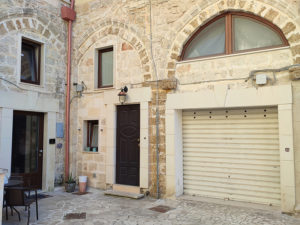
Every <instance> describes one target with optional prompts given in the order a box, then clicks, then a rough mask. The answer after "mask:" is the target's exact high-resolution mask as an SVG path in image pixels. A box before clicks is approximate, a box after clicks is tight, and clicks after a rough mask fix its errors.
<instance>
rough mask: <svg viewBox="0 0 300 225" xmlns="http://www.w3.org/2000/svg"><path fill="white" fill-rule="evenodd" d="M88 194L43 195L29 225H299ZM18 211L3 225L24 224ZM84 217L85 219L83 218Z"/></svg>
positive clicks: (207, 206) (259, 215)
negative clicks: (19, 218)
mask: <svg viewBox="0 0 300 225" xmlns="http://www.w3.org/2000/svg"><path fill="white" fill-rule="evenodd" d="M88 191H89V192H90V193H88V194H85V195H73V194H71V193H66V192H64V191H62V190H57V191H55V192H49V193H48V192H47V193H45V194H48V195H50V196H52V197H49V198H44V199H41V200H39V220H38V221H37V220H36V217H35V206H34V204H33V205H32V209H31V220H30V221H31V222H30V224H49V225H52V224H53V225H54V224H66V225H67V224H72V225H73V224H74V225H102V224H103V225H106V224H111V225H138V224H141V225H168V224H170V225H173V224H174V225H181V224H182V225H185V224H186V225H196V224H197V225H213V224H214V225H231V224H232V225H237V224H239V225H240V224H241V225H300V218H296V217H294V216H289V215H286V214H282V213H280V211H278V210H263V209H261V208H260V209H256V208H253V207H246V206H241V205H239V206H234V205H228V204H220V203H215V202H208V201H199V200H190V199H186V198H179V199H176V200H170V199H166V200H161V199H160V200H157V199H153V198H150V197H144V198H142V199H138V200H135V199H129V198H122V197H114V196H108V195H105V194H104V191H101V190H97V189H91V188H90V189H89V190H88ZM154 207H156V208H157V207H158V209H159V210H151V208H154ZM18 209H19V211H20V212H21V222H19V221H18V218H17V214H16V213H14V216H10V215H9V220H7V221H6V220H5V211H3V219H2V221H3V225H23V224H26V221H27V212H25V210H24V207H18ZM161 209H167V210H161ZM160 211H163V212H160ZM68 214H69V216H68ZM77 214H78V215H77ZM83 214H85V216H82V215H83ZM70 215H71V216H70ZM74 218H75V219H74ZM76 218H85V219H76Z"/></svg>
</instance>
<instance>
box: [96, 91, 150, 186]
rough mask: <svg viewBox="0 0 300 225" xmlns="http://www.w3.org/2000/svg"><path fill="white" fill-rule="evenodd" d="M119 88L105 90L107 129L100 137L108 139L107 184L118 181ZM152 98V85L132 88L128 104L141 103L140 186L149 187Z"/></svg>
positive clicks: (105, 144) (128, 95)
mask: <svg viewBox="0 0 300 225" xmlns="http://www.w3.org/2000/svg"><path fill="white" fill-rule="evenodd" d="M119 92H120V91H119V90H111V91H106V92H104V104H105V105H106V107H105V111H104V115H103V117H104V118H105V119H106V126H103V125H102V127H105V128H106V131H107V132H101V133H100V139H101V140H106V142H105V143H104V144H103V147H105V149H106V156H105V157H106V165H105V168H106V176H105V177H106V178H105V182H106V185H107V186H111V185H113V184H115V183H116V137H117V136H116V135H117V132H116V131H117V105H120V102H119V97H118V93H119ZM151 98H152V92H151V88H150V87H143V88H134V89H130V90H129V92H128V94H127V101H126V104H139V105H140V186H139V187H140V188H145V189H146V188H149V102H150V101H151Z"/></svg>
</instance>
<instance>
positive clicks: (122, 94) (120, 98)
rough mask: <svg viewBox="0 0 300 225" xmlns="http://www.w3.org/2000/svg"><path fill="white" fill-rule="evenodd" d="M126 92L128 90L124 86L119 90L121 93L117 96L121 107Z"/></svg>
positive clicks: (124, 100)
mask: <svg viewBox="0 0 300 225" xmlns="http://www.w3.org/2000/svg"><path fill="white" fill-rule="evenodd" d="M127 92H128V88H127V86H125V87H123V88H121V91H120V92H119V94H118V96H119V101H120V103H121V104H122V105H123V104H124V103H125V102H126V97H127Z"/></svg>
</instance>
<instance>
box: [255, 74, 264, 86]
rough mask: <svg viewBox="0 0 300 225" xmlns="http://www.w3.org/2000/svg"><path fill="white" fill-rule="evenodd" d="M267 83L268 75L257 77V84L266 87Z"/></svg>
mask: <svg viewBox="0 0 300 225" xmlns="http://www.w3.org/2000/svg"><path fill="white" fill-rule="evenodd" d="M266 83H267V75H266V74H258V75H256V84H257V85H264V84H266Z"/></svg>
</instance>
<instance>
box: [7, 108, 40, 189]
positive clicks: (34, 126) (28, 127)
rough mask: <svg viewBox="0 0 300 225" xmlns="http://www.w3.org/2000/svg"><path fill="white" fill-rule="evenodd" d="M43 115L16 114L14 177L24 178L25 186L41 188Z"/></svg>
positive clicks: (13, 149)
mask: <svg viewBox="0 0 300 225" xmlns="http://www.w3.org/2000/svg"><path fill="white" fill-rule="evenodd" d="M42 151H43V114H40V113H31V112H20V111H15V112H14V120H13V144H12V165H11V172H12V176H14V175H17V176H22V177H23V179H24V183H25V185H28V186H36V187H39V188H41V182H42V177H41V176H42V158H43V155H42Z"/></svg>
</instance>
